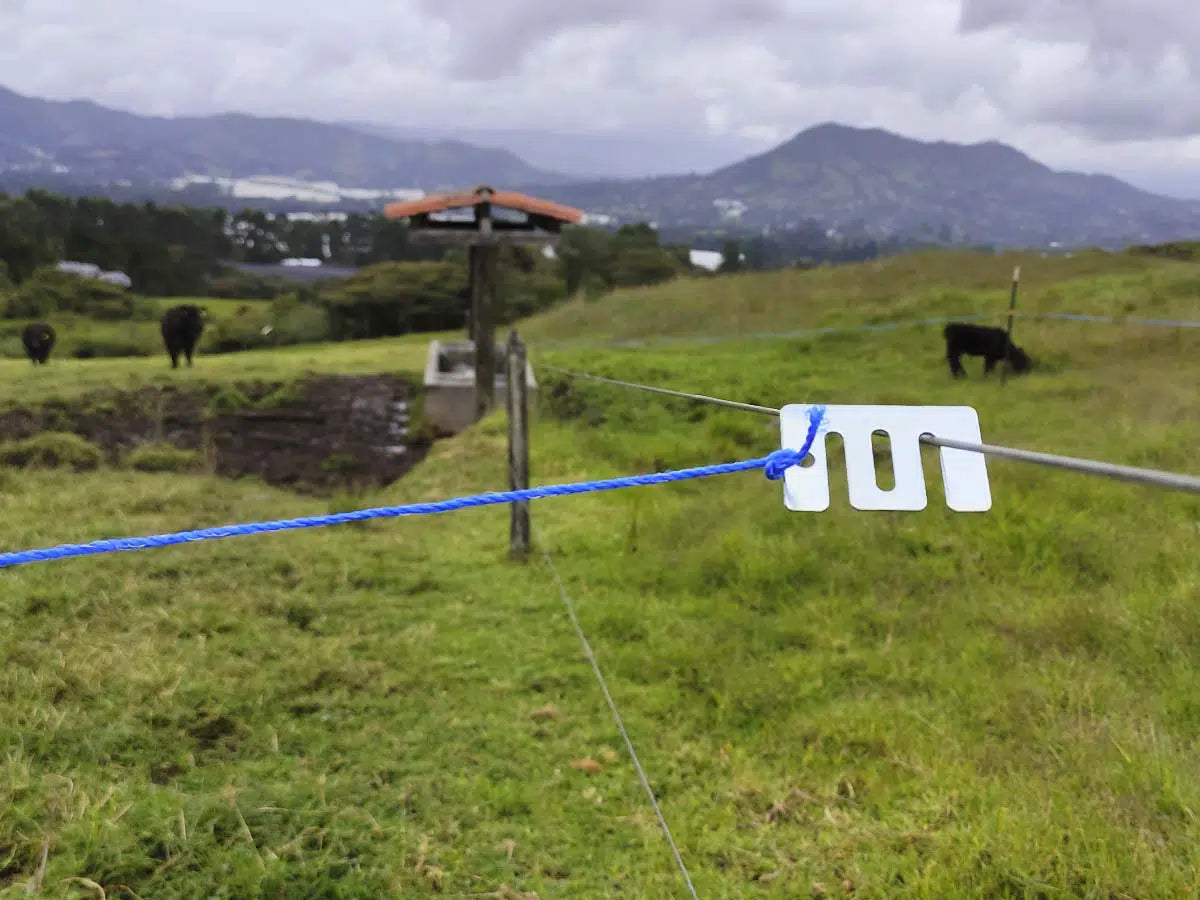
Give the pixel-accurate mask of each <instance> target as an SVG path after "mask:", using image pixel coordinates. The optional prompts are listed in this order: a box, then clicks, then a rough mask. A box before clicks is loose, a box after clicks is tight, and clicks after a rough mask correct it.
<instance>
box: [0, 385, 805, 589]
mask: <svg viewBox="0 0 1200 900" xmlns="http://www.w3.org/2000/svg"><path fill="white" fill-rule="evenodd" d="M824 416H825V407H823V406H813V407H810V409H809V415H808V419H809V427H808V434H807V435H806V436H805V439H804V446H802V447H801V448H800V449H799V450H776V451H775V452H774V453H771V454H770V455H768V456H763V457H760V458H758V459H747V460H743V461H741V462H731V463H719V464H717V465H712V466H697V467H695V468H691V469H677V470H675V471H673V472H655V473H654V474H651V475H630V476H626V477H623V478H608V479H604V480H602V481H581V482H577V483H575V484H551V485H546V486H545V487H535V488H525V489H523V490H519V491H499V492H496V491H489V492H488V493H486V494H476V495H474V496H471V497H455V498H453V499H451V500H438V501H434V502H430V503H410V504H408V505H407V506H379V507H375V508H373V509H359V510H354V511H353V512H344V513H331V514H329V515H323V516H301V517H300V518H298V519H276V520H275V521H272V522H246V523H244V524H241V525H221V526H218V527H216V528H200V529H197V530H195V531H178V532H175V533H173V534H154V535H149V536H147V537H131V538H110V539H107V540H101V541H91V542H90V543H87V544H59V545H58V546H57V547H46V548H44V549H41V550H21V551H18V552H12V553H0V568H7V567H9V566H19V565H22V564H24V563H31V562H43V561H46V560H51V559H65V558H66V557H69V556H90V555H91V554H93V553H118V552H120V551H123V550H145V549H147V548H150V547H169V546H171V545H172V544H188V543H191V542H193V541H208V540H214V539H216V538H225V537H235V536H237V535H242V534H260V533H262V532H268V531H291V530H293V529H296V528H319V527H321V526H323V525H340V524H342V523H344V522H363V521H366V520H367V519H392V518H397V517H399V516H420V515H427V514H429V513H442V512H453V511H454V510H456V509H466V508H468V507H472V506H491V505H493V504H496V503H514V502H517V501H520V500H537V499H540V498H542V497H562V496H566V495H568V494H586V493H591V492H593V491H611V490H615V489H617V488H625V487H642V486H646V485H651V484H666V483H667V482H670V481H686V480H687V479H689V478H708V477H710V476H712V475H728V474H730V473H733V472H746V471H750V470H751V469H763V470H764V471H765V474H766V476H767V478H769V479H771V480H772V481H778V480H779V479H780V478H782V477H783V473H784V472H785V471H786V470H787V469H788V468H790V467H791V466H795V465H799V464H800V463H801V461H803V460H804V458H805V457H806V456H808V451H809V449H810V448H811V447H812V445H813V441H814V440H816V437H817V432H818V431H819V430H820V427H821V423H822V421H823V419H824Z"/></svg>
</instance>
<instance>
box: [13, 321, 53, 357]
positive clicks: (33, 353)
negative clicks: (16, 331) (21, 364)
mask: <svg viewBox="0 0 1200 900" xmlns="http://www.w3.org/2000/svg"><path fill="white" fill-rule="evenodd" d="M21 343H22V344H24V345H25V352H26V353H28V354H29V361H30V362H31V363H33V364H34V365H35V366H36V365H37V364H38V363H41V364H42V365H45V364H46V360H48V359H49V358H50V350H51V348H53V347H54V329H53V328H51V327H50V326H49V325H47V324H46V323H45V322H31V323H30V324H28V325H26V326H25V330H24V331H22V332H21Z"/></svg>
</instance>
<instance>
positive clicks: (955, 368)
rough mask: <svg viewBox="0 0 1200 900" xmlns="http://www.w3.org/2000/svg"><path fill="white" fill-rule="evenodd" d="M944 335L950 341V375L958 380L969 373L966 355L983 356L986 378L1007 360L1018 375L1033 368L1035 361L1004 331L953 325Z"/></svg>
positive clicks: (947, 359)
mask: <svg viewBox="0 0 1200 900" xmlns="http://www.w3.org/2000/svg"><path fill="white" fill-rule="evenodd" d="M942 336H943V337H945V338H946V361H947V362H949V363H950V374H951V375H953V376H954V377H955V378H958V377H960V376H963V375H966V374H967V373H966V370H965V369H963V367H962V363H961V362H959V359H960V358H961V357H962V355H963V354H964V353H965V354H967V355H968V356H982V357H983V360H984V362H983V374H985V375H986V374H987V373H989V372H990V371H992V369H994V368H995V367H996V363H998V362H1000V360H1002V359H1006V358H1007V360H1008V362H1009V364H1010V365H1011V366H1012V370H1013V371H1014V372H1028V371H1029V370H1030V369H1031V368H1032V367H1033V360H1031V359H1030V358H1029V356H1028V355H1027V354H1026V353H1025V351H1024V350H1022V349H1021V348H1020V347H1018V346H1017V345H1016V344H1014V343H1012V341H1011V339H1010V338H1009V337H1008V334H1007V333H1006V332H1005V330H1004V329H1003V328H994V327H992V326H990V325H968V324H966V323H963V322H951V323H950V324H949V325H947V326H946V327H945V328H943V329H942Z"/></svg>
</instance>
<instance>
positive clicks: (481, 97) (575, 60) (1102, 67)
mask: <svg viewBox="0 0 1200 900" xmlns="http://www.w3.org/2000/svg"><path fill="white" fill-rule="evenodd" d="M1193 4H1194V0H1141V2H1140V3H1139V4H1138V5H1136V6H1134V5H1132V4H1128V0H904V2H903V3H887V4H884V3H880V2H879V0H725V2H720V0H654V2H647V0H576V2H575V3H566V2H561V3H548V2H546V0H490V2H488V3H486V4H483V3H480V2H478V0H411V2H408V3H381V2H379V0H338V2H337V3H335V4H320V5H317V4H312V5H305V7H304V8H303V9H301V10H298V9H297V7H296V5H295V3H294V2H285V0H258V2H256V3H254V4H249V5H247V4H245V3H244V2H242V0H172V2H171V3H157V4H149V3H145V2H143V0H105V2H92V3H81V2H78V0H20V2H16V0H0V34H3V35H4V36H5V39H4V41H2V42H0V84H4V85H6V86H8V87H11V88H13V89H15V90H19V91H22V92H25V93H30V94H35V95H39V96H48V97H53V98H71V97H88V98H90V99H94V100H97V101H98V102H102V103H106V104H108V105H111V106H116V107H119V108H125V109H131V110H133V111H137V112H150V113H160V114H182V113H189V114H205V113H213V112H221V111H228V110H238V111H245V112H251V113H257V114H271V115H302V116H310V117H314V118H323V119H327V120H343V121H344V120H365V121H376V122H380V123H384V124H391V125H402V126H422V127H425V128H434V129H437V128H442V129H446V130H460V129H486V128H540V129H546V130H556V131H572V132H576V133H588V132H597V133H598V132H606V133H612V134H621V133H625V134H637V135H642V136H646V137H653V138H655V139H656V140H658V141H659V145H660V146H671V145H672V142H673V145H674V146H678V147H680V148H683V149H681V151H680V154H679V163H678V164H679V165H681V166H685V165H686V164H685V163H684V162H683V160H685V159H697V160H698V159H701V158H707V157H705V155H704V153H701V152H699V151H697V153H696V154H695V155H694V156H686V155H685V154H684V152H683V150H685V149H686V148H687V147H688V145H689V144H693V143H694V144H695V145H696V146H697V147H698V146H699V145H700V144H702V143H703V142H704V141H706V140H708V139H709V138H710V137H713V136H719V137H720V141H721V142H722V143H721V146H722V147H725V148H728V147H732V146H734V145H738V146H744V147H745V148H746V151H747V152H755V151H759V150H762V149H765V147H766V146H767V145H768V144H769V143H770V142H774V141H778V140H781V139H784V138H787V137H789V136H791V135H792V134H794V133H795V132H796V131H798V130H800V129H802V128H804V127H807V126H809V125H812V124H815V123H817V122H821V121H827V120H833V121H840V122H845V123H847V124H856V125H869V126H879V127H885V128H890V129H892V130H896V131H899V132H902V133H905V134H909V135H912V136H914V137H919V138H925V139H934V138H942V139H950V140H963V141H974V140H987V139H994V138H999V139H1001V140H1005V141H1008V142H1011V143H1013V144H1015V145H1017V146H1018V147H1020V148H1021V149H1023V150H1025V151H1026V152H1028V153H1030V154H1031V155H1034V156H1036V157H1038V158H1040V159H1043V160H1044V161H1046V162H1047V163H1049V164H1051V165H1054V166H1057V167H1071V168H1084V169H1109V170H1113V171H1116V170H1118V169H1119V170H1121V171H1123V172H1124V173H1126V174H1128V173H1129V172H1130V171H1136V170H1137V169H1138V167H1139V166H1142V167H1145V168H1146V169H1147V170H1149V169H1151V168H1153V169H1154V171H1156V172H1179V171H1185V170H1186V168H1187V166H1189V165H1192V166H1200V103H1198V102H1197V99H1196V97H1195V96H1194V90H1193V88H1192V85H1193V84H1194V81H1195V76H1196V74H1197V63H1196V60H1197V59H1200V16H1196V15H1195V14H1194V13H1193V12H1192V11H1191V10H1192V7H1193ZM724 152H726V151H725V150H722V153H724ZM672 163H673V161H672V160H667V161H663V160H655V161H648V162H647V167H648V168H654V169H656V170H659V171H661V170H662V169H663V167H664V165H667V164H672ZM1163 177H1168V176H1163ZM1170 177H1174V176H1170Z"/></svg>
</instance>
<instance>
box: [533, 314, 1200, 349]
mask: <svg viewBox="0 0 1200 900" xmlns="http://www.w3.org/2000/svg"><path fill="white" fill-rule="evenodd" d="M1007 314H1008V313H1007V311H1005V312H994V313H971V314H967V315H961V316H945V317H937V318H930V319H902V320H900V321H896V322H873V323H870V324H858V325H826V326H820V327H817V326H814V327H812V328H799V329H793V330H789V331H751V332H746V333H744V334H723V335H698V334H697V335H677V336H666V335H664V336H662V337H653V338H625V339H621V340H610V341H586V340H585V341H578V340H567V341H554V340H548V341H538V346H539V347H541V348H543V349H546V350H586V349H589V348H594V349H618V350H619V349H638V348H642V347H659V346H663V347H668V346H672V345H685V346H692V345H706V344H730V343H737V342H738V341H785V340H799V339H803V338H812V337H823V336H827V335H833V334H862V333H866V332H872V331H894V330H896V329H900V328H923V327H926V326H930V325H949V324H951V323H952V322H977V321H980V320H985V319H998V318H1001V317H1002V316H1006V315H1007ZM1013 314H1014V315H1015V316H1016V317H1017V318H1024V319H1050V320H1060V321H1071V322H1095V323H1101V324H1106V325H1128V326H1137V327H1145V328H1200V320H1195V319H1143V318H1139V317H1136V316H1102V315H1092V314H1089V313H1057V312H1027V311H1024V310H1016V311H1014V313H1013Z"/></svg>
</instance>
